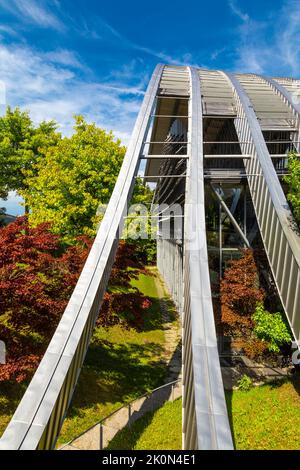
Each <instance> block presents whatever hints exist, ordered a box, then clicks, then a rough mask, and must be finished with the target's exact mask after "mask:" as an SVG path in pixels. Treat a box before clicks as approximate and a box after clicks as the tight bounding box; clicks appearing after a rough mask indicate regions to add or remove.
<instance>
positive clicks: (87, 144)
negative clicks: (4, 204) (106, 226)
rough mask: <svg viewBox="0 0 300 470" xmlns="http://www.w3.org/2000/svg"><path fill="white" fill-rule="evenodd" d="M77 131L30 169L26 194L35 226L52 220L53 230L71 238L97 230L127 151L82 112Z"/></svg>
mask: <svg viewBox="0 0 300 470" xmlns="http://www.w3.org/2000/svg"><path fill="white" fill-rule="evenodd" d="M74 131H75V132H74V134H73V135H72V136H71V137H64V138H63V139H61V140H60V141H58V142H57V144H56V145H54V146H52V147H49V148H48V149H46V151H45V155H44V157H43V159H39V160H38V161H37V162H36V163H35V165H34V166H33V168H31V169H30V170H28V171H27V172H26V176H27V178H26V184H27V189H26V190H24V191H22V193H21V194H22V195H23V196H24V197H25V199H26V200H27V202H28V204H29V206H30V209H31V213H30V215H29V221H30V223H31V224H32V225H34V226H36V225H38V224H39V223H43V222H51V224H52V230H53V231H54V233H56V234H59V235H61V236H62V237H63V238H64V239H65V240H66V241H72V242H73V241H74V239H76V237H77V236H78V235H81V234H84V235H94V234H95V229H96V226H97V224H98V222H99V221H100V219H101V214H100V215H96V211H97V208H98V205H99V204H100V203H102V204H106V203H107V202H108V201H109V198H110V195H111V193H112V190H113V187H114V184H115V181H116V178H117V175H118V172H119V169H120V166H121V163H122V160H123V157H124V154H125V148H124V147H122V146H121V145H120V141H116V142H115V141H114V138H113V135H112V133H111V132H110V133H107V132H105V130H103V129H100V128H98V127H97V126H96V125H95V124H87V123H86V122H85V121H84V119H83V118H82V117H81V116H77V117H76V118H75V126H74Z"/></svg>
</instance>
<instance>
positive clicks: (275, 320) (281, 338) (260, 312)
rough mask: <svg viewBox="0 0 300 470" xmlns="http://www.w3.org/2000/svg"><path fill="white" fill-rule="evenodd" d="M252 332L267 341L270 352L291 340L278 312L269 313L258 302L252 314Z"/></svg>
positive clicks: (277, 349) (276, 350)
mask: <svg viewBox="0 0 300 470" xmlns="http://www.w3.org/2000/svg"><path fill="white" fill-rule="evenodd" d="M252 320H253V322H254V330H253V331H254V334H255V336H257V338H259V339H261V340H263V341H266V342H267V343H268V350H269V351H270V352H275V353H278V352H279V351H280V346H282V345H283V344H285V343H289V342H291V341H292V336H291V334H290V330H289V327H288V325H287V324H286V322H285V321H284V319H283V318H282V314H281V313H280V312H276V313H270V312H268V311H267V310H265V309H264V306H263V304H261V303H259V304H258V305H257V307H256V309H255V312H254V314H253V315H252Z"/></svg>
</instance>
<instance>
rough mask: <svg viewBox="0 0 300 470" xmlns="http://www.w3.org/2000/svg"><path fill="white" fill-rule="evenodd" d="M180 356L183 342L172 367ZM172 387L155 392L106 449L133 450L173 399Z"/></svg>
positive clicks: (173, 359)
mask: <svg viewBox="0 0 300 470" xmlns="http://www.w3.org/2000/svg"><path fill="white" fill-rule="evenodd" d="M178 356H180V357H181V342H180V343H179V344H178V345H177V348H176V350H175V351H174V353H173V355H172V358H171V360H170V363H169V367H171V366H172V365H173V364H174V363H177V362H178ZM178 378H179V372H178V374H177V376H176V377H174V378H172V382H173V381H176V380H177V379H178ZM171 393H172V391H171V387H164V388H162V389H160V390H157V391H156V392H155V396H153V395H152V396H150V397H149V399H146V400H145V401H144V402H143V404H142V406H141V408H140V409H139V410H138V411H134V412H133V413H132V415H131V419H130V422H129V421H128V422H127V424H126V426H125V427H124V428H122V429H121V430H120V431H119V432H118V433H117V434H116V435H115V437H114V438H113V439H112V440H111V441H110V442H109V444H108V446H107V448H106V449H111V450H112V449H115V450H132V449H135V447H136V444H137V442H138V440H139V438H140V437H141V435H142V434H143V433H144V431H145V429H146V428H147V427H148V426H149V425H150V424H151V422H152V420H153V418H154V415H155V411H157V410H158V409H159V408H161V407H162V406H163V405H164V404H165V403H166V402H168V400H169V399H170V397H171Z"/></svg>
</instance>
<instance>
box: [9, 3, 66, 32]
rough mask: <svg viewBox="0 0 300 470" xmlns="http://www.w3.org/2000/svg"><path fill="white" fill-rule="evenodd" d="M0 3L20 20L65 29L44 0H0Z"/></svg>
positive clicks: (59, 29) (44, 26) (45, 26)
mask: <svg viewBox="0 0 300 470" xmlns="http://www.w3.org/2000/svg"><path fill="white" fill-rule="evenodd" d="M0 5H1V6H2V7H3V8H5V9H6V10H7V11H9V12H10V13H12V14H13V15H15V16H17V17H18V18H19V19H21V20H25V21H28V22H30V23H35V24H37V25H38V26H40V27H43V28H53V29H56V30H58V31H62V30H64V29H65V26H64V24H63V23H62V22H61V21H60V20H59V19H58V18H57V17H56V16H55V15H54V13H53V12H52V11H51V10H50V8H48V7H47V4H46V2H45V1H37V0H0Z"/></svg>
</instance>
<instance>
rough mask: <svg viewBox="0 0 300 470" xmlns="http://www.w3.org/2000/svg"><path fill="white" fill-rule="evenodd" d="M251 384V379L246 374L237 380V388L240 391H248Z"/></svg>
mask: <svg viewBox="0 0 300 470" xmlns="http://www.w3.org/2000/svg"><path fill="white" fill-rule="evenodd" d="M252 386H253V384H252V379H251V378H250V377H249V376H248V375H246V374H244V375H243V376H242V377H241V378H240V380H239V381H238V388H239V390H241V391H242V392H248V391H249V390H250V388H252Z"/></svg>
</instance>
